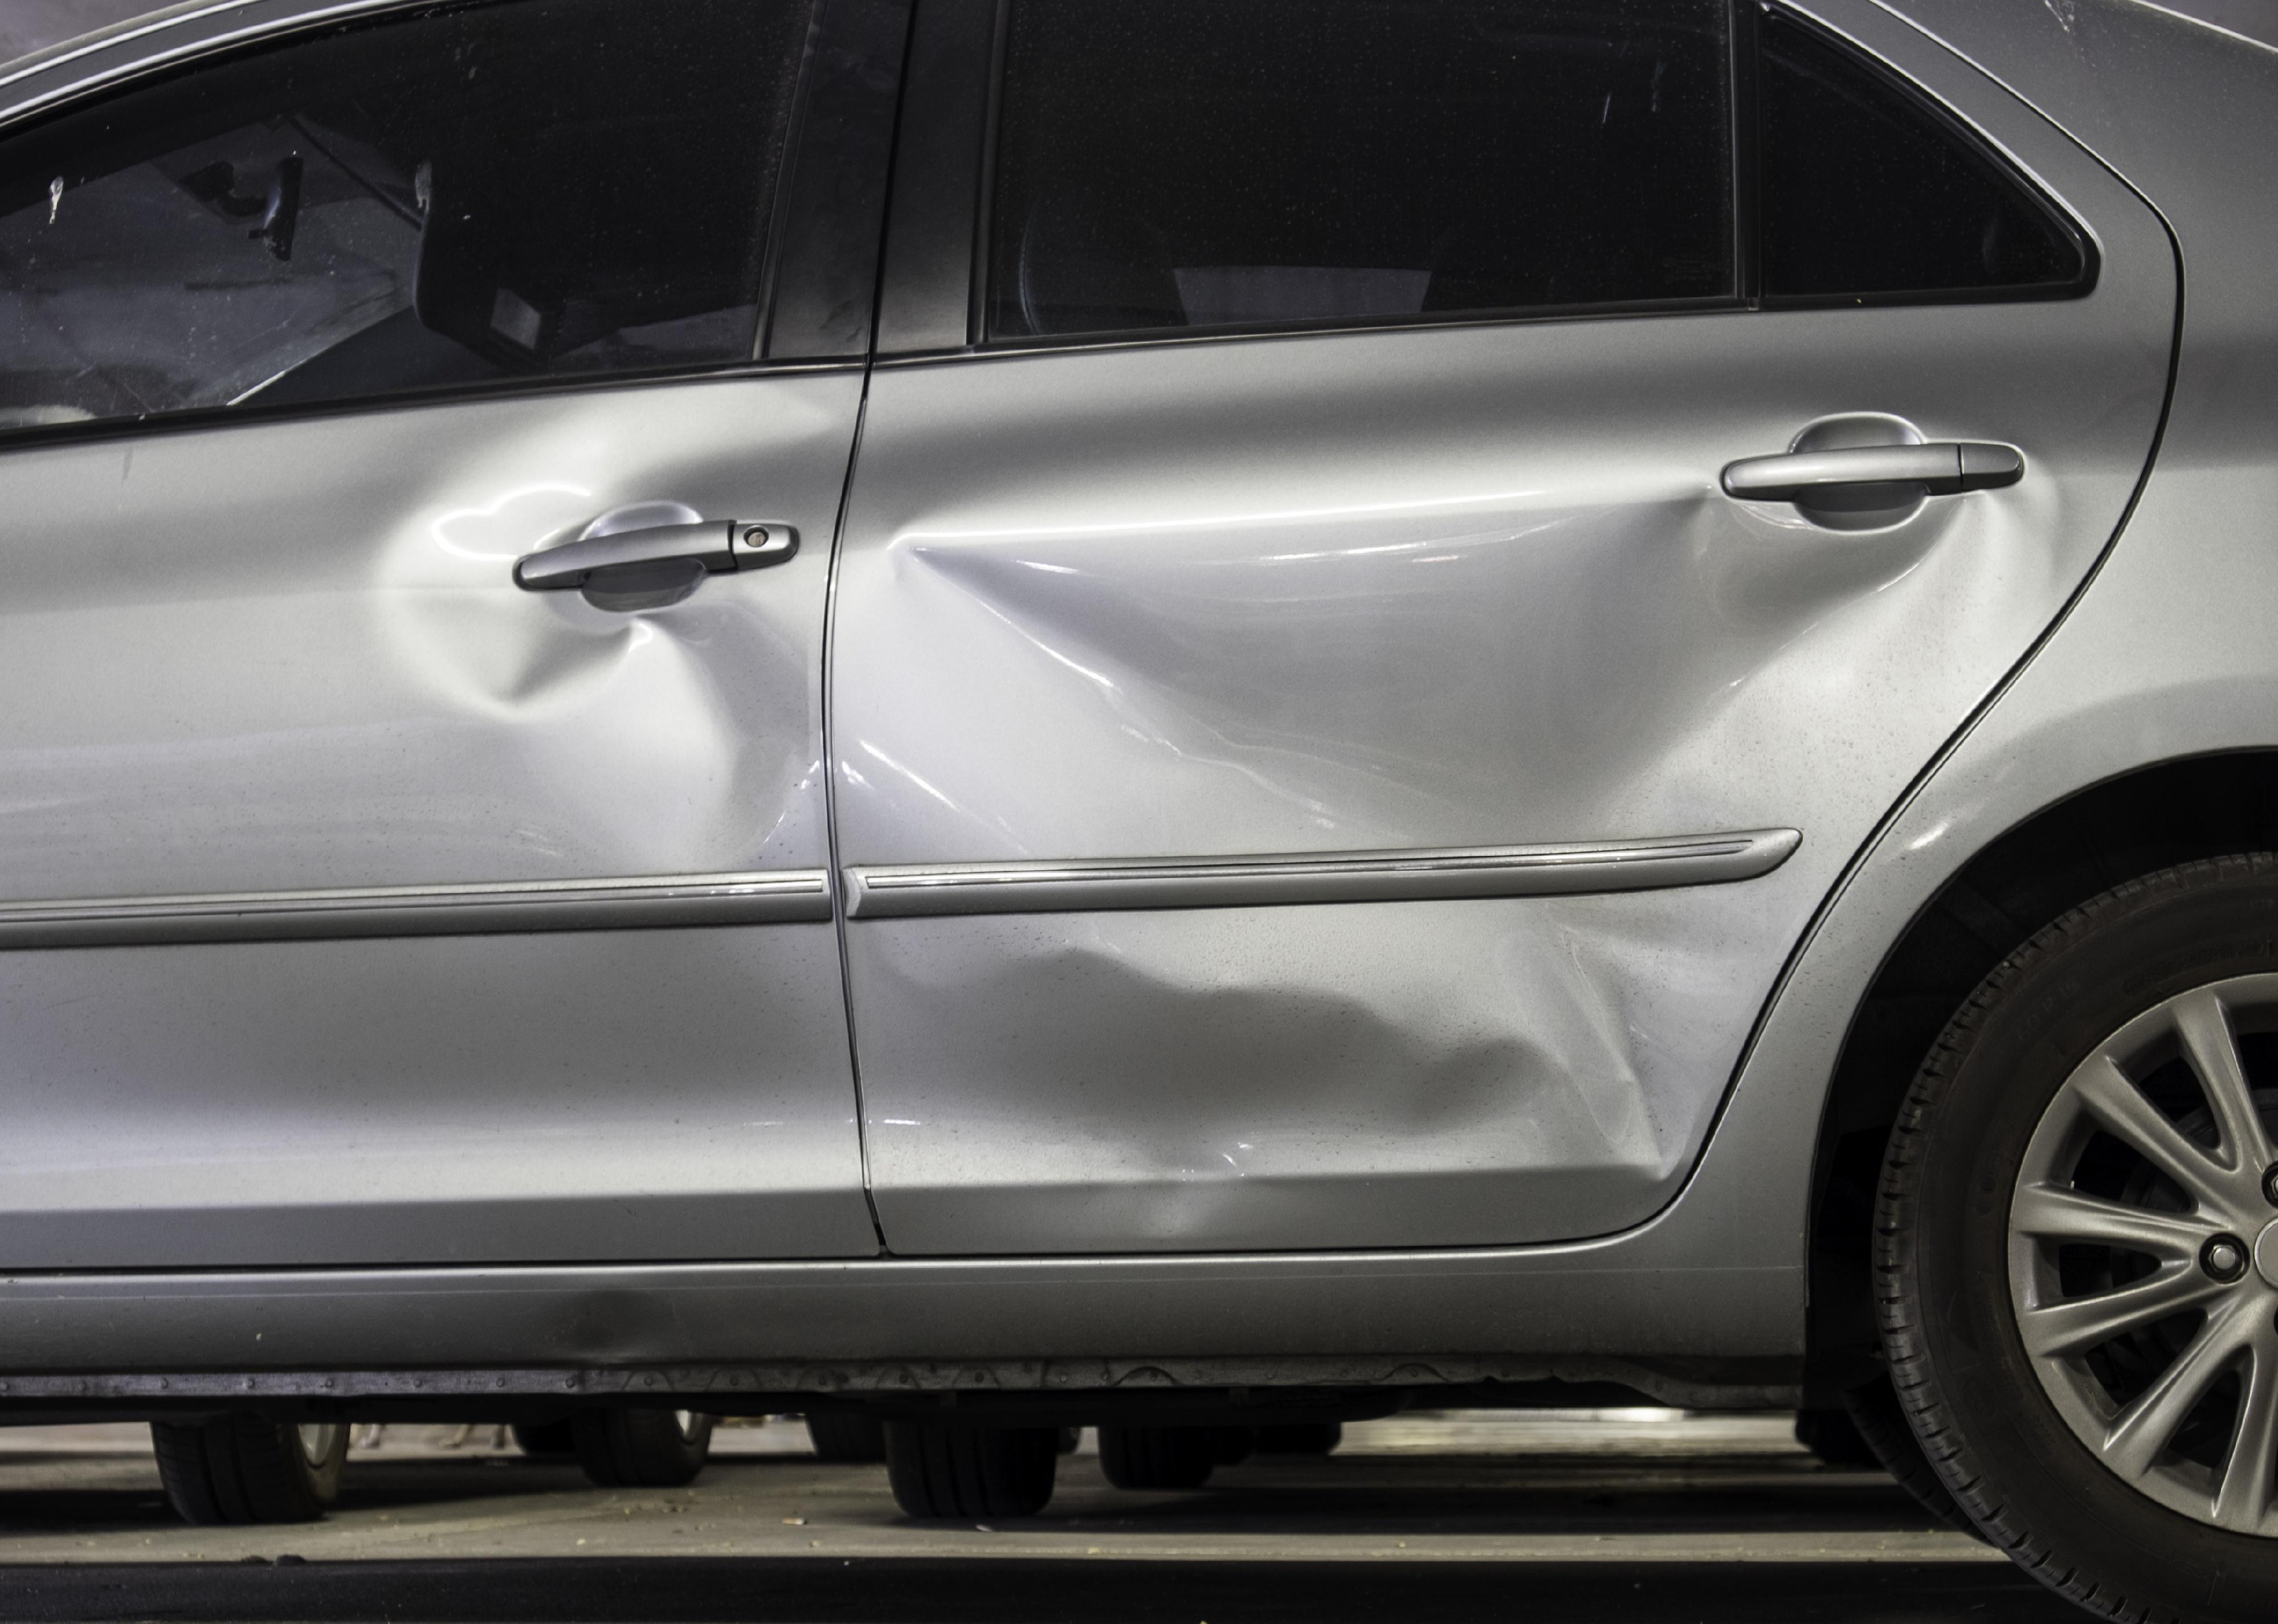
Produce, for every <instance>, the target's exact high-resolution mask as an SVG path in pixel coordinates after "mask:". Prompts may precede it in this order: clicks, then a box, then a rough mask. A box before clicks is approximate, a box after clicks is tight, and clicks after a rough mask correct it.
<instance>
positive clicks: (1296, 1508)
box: [0, 1412, 2080, 1624]
mask: <svg viewBox="0 0 2278 1624" xmlns="http://www.w3.org/2000/svg"><path fill="white" fill-rule="evenodd" d="M718 1437H719V1444H718V1448H717V1449H716V1451H715V1459H714V1461H713V1463H712V1465H711V1466H710V1467H707V1470H706V1473H705V1475H704V1476H703V1477H702V1478H700V1479H699V1481H698V1482H696V1483H695V1484H694V1485H693V1486H692V1487H690V1488H688V1489H684V1490H595V1489H592V1488H590V1487H588V1486H587V1485H586V1484H585V1480H584V1479H583V1478H582V1477H581V1476H580V1475H578V1473H577V1471H576V1469H575V1468H574V1467H564V1466H559V1465H554V1464H548V1463H544V1462H539V1461H532V1460H528V1459H523V1458H522V1457H521V1456H520V1455H519V1454H518V1453H516V1452H513V1451H512V1450H511V1448H510V1447H508V1448H505V1449H494V1448H493V1447H491V1446H490V1436H489V1434H488V1433H487V1431H485V1432H481V1433H478V1434H475V1435H473V1436H470V1437H463V1438H462V1437H457V1436H455V1434H454V1433H453V1432H452V1430H451V1429H432V1428H417V1429H407V1428H394V1429H388V1430H387V1431H386V1433H384V1434H382V1435H381V1436H380V1438H379V1440H378V1446H377V1447H370V1446H367V1445H363V1444H360V1446H359V1447H358V1448H357V1449H356V1450H355V1452H354V1453H353V1455H352V1457H351V1459H350V1462H349V1467H348V1477H347V1479H346V1482H345V1485H344V1488H343V1490H342V1495H341V1499H340V1505H339V1506H338V1507H337V1508H336V1509H335V1511H334V1512H333V1516H332V1517H331V1519H330V1520H329V1521H326V1522H325V1523H322V1524H317V1525H312V1526H309V1527H302V1528H262V1529H245V1530H240V1529H215V1528H184V1527H182V1526H180V1524H178V1523H176V1522H175V1521H173V1520H172V1517H171V1515H170V1514H169V1513H168V1512H167V1510H166V1508H165V1505H164V1500H163V1498H161V1497H160V1494H159V1491H158V1482H157V1474H156V1472H155V1471H154V1470H153V1468H152V1467H151V1465H150V1462H149V1452H148V1448H147V1445H146V1444H145V1443H144V1441H143V1438H142V1436H141V1435H140V1434H139V1433H137V1432H136V1431H134V1429H42V1430H40V1431H33V1430H30V1429H12V1430H9V1431H0V1618H4V1619H9V1620H130V1619H133V1620H141V1619H157V1618H164V1619H170V1620H217V1621H218V1620H245V1621H248V1624H250V1621H252V1620H404V1621H407V1624H409V1621H413V1620H431V1621H432V1624H446V1621H449V1624H458V1621H461V1620H465V1621H467V1624H475V1621H477V1620H483V1621H488V1620H499V1621H500V1624H506V1621H508V1620H515V1621H519V1620H560V1621H561V1624H583V1621H585V1620H594V1621H596V1624H600V1621H608V1624H619V1621H623V1624H632V1621H634V1620H659V1621H662V1620H783V1621H784V1624H790V1621H791V1620H865V1621H868V1620H875V1624H952V1621H957V1624H961V1621H963V1620H1013V1621H1018V1620H1063V1619H1065V1620H1104V1621H1109V1624H1113V1621H1119V1620H1149V1621H1150V1624H1151V1621H1153V1620H1164V1621H1165V1624H1175V1621H1178V1620H1184V1624H1212V1620H1216V1624H1241V1621H1247V1620H1345V1619H1352V1620H1360V1619H1369V1620H1378V1619H1401V1620H1457V1619H1462V1620H1474V1619H1477V1620H1486V1619H1495V1620H1509V1619H1525V1620H1569V1619H1571V1620H1590V1621H1591V1624H1631V1621H1634V1624H1646V1621H1647V1620H1651V1621H1653V1624H1662V1621H1663V1620H1667V1621H1670V1624H1675V1621H1676V1620H1686V1621H1687V1624H1692V1621H1695V1620H1699V1621H1707V1620H1750V1621H1751V1624H1754V1621H1756V1620H1767V1619H1777V1620H1844V1621H1845V1624H1899V1621H1900V1620H1904V1621H1905V1624H1934V1621H1940V1620H1962V1619H1999V1620H2024V1621H2030V1620H2044V1619H2045V1620H2069V1619H2073V1618H2075V1617H2078V1616H2080V1615H2076V1614H2075V1613H2072V1612H2071V1611H2070V1610H2069V1609H2068V1608H2067V1607H2066V1606H2064V1605H2062V1604H2061V1603H2060V1602H2058V1601H2057V1599H2056V1598H2055V1597H2052V1596H2049V1595H2047V1594H2046V1593H2045V1592H2044V1591H2042V1590H2040V1589H2039V1587H2037V1585H2035V1584H2034V1583H2033V1582H2031V1581H2030V1580H2029V1579H2026V1578H2025V1577H2024V1576H2023V1575H2022V1574H2018V1573H2017V1572H2016V1571H2015V1570H2014V1569H2013V1568H2012V1567H2009V1565H2008V1564H2007V1562H2005V1561H2004V1560H2002V1559H2001V1558H1999V1556H1998V1555H1996V1554H1995V1553H1993V1552H1992V1551H1988V1550H1986V1549H1985V1548H1984V1546H1982V1545H1980V1544H1977V1543H1976V1542H1975V1541H1972V1540H1969V1539H1968V1538H1965V1537H1963V1536H1960V1535H1956V1534H1951V1533H1947V1532H1945V1531H1943V1530H1940V1529H1938V1528H1935V1527H1934V1526H1933V1525H1932V1524H1931V1523H1930V1521H1929V1520H1928V1519H1926V1518H1925V1517H1923V1515H1922V1514H1920V1513H1917V1512H1916V1511H1915V1509H1914V1508H1913V1506H1912V1505H1911V1503H1910V1502H1909V1501H1907V1499H1906V1498H1905V1497H1904V1496H1903V1495H1902V1494H1901V1493H1900V1491H1899V1490H1897V1489H1896V1488H1895V1487H1893V1486H1892V1484H1890V1483H1889V1482H1887V1481H1886V1480H1883V1479H1881V1478H1879V1477H1877V1476H1875V1475H1868V1474H1861V1473H1847V1472H1834V1471H1830V1470H1828V1469H1826V1468H1824V1467H1821V1466H1819V1465H1818V1463H1817V1462H1816V1461H1814V1460H1813V1459H1811V1458H1810V1457H1808V1456H1807V1455H1805V1454H1804V1453H1803V1452H1800V1450H1798V1449H1796V1448H1795V1447H1794V1445H1793V1442H1792V1441H1791V1440H1790V1438H1789V1436H1788V1433H1787V1429H1786V1423H1785V1419H1784V1418H1772V1417H1765V1418H1744V1419H1726V1420H1716V1421H1711V1420H1706V1419H1697V1418H1686V1417H1680V1416H1675V1415H1672V1414H1670V1413H1655V1412H1610V1413H1595V1414H1590V1415H1579V1414H1573V1415H1541V1416H1512V1415H1505V1414H1481V1415H1472V1416H1454V1417H1414V1416H1410V1417H1403V1418H1399V1419H1395V1420H1393V1421H1378V1422H1370V1423H1366V1424H1364V1425H1359V1426H1355V1427H1352V1428H1350V1429H1348V1431H1347V1443H1346V1445H1345V1447H1344V1448H1343V1449H1342V1450H1341V1451H1340V1452H1338V1453H1337V1454H1336V1455H1334V1456H1333V1457H1331V1458H1329V1459H1321V1460H1276V1461H1253V1462H1250V1463H1247V1464H1245V1465H1242V1466H1240V1467H1232V1468H1229V1469H1226V1470H1223V1471H1221V1472H1220V1473H1219V1475H1218V1476H1217V1477H1215V1478H1214V1479H1213V1480H1212V1483H1211V1485H1210V1486H1209V1487H1208V1488H1206V1489H1204V1490H1200V1491H1197V1492H1194V1493H1183V1494H1132V1493H1125V1492H1121V1491H1120V1490H1114V1489H1112V1488H1110V1487H1109V1486H1108V1485H1107V1484H1106V1482H1105V1480H1103V1479H1102V1478H1101V1477H1100V1475H1099V1470H1098V1463H1097V1459H1096V1457H1094V1456H1093V1455H1091V1454H1090V1453H1089V1437H1087V1440H1086V1452H1084V1453H1082V1454H1080V1455H1078V1456H1076V1457H1074V1458H1071V1459H1066V1460H1064V1461H1063V1462H1062V1471H1061V1477H1060V1484H1061V1486H1060V1490H1059V1494H1058V1495H1057V1496H1056V1498H1054V1500H1053V1502H1052V1504H1051V1506H1050V1508H1049V1509H1048V1510H1047V1512H1046V1513H1045V1514H1044V1515H1043V1516H1041V1517H1036V1518H1033V1519H1025V1520H1021V1521H1008V1522H1006V1523H1005V1524H1003V1525H1001V1526H990V1527H983V1526H978V1525H967V1526H961V1527H947V1528H944V1527H927V1526H920V1525H916V1524H913V1523H909V1522H907V1521H904V1520H903V1519H902V1518H901V1516H900V1514H899V1513H898V1512H897V1511H896V1509H895V1507H894V1505H893V1502H892V1500H891V1498H889V1496H888V1495H887V1492H886V1487H885V1482H884V1473H883V1468H880V1467H838V1466H826V1465H823V1464H822V1463H820V1462H817V1461H815V1460H814V1459H812V1458H811V1457H808V1456H806V1454H805V1452H804V1443H805V1438H804V1431H803V1429H800V1428H799V1427H798V1426H797V1424H796V1423H774V1424H770V1425H768V1426H764V1427H757V1428H738V1429H726V1430H723V1431H722V1433H721V1434H719V1435H718Z"/></svg>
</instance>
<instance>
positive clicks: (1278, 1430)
mask: <svg viewBox="0 0 2278 1624" xmlns="http://www.w3.org/2000/svg"><path fill="white" fill-rule="evenodd" d="M1256 1436H1257V1452H1258V1453H1259V1454H1261V1455H1326V1454H1333V1453H1334V1452H1335V1451H1336V1447H1337V1445H1338V1444H1342V1443H1343V1442H1344V1436H1345V1429H1344V1423H1343V1422H1342V1421H1293V1422H1290V1423H1289V1424H1288V1425H1286V1426H1280V1427H1259V1428H1257V1429H1256Z"/></svg>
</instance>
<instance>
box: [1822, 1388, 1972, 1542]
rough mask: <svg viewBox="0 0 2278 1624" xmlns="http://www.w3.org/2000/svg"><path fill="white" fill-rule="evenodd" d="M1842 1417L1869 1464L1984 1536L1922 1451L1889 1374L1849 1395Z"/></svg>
mask: <svg viewBox="0 0 2278 1624" xmlns="http://www.w3.org/2000/svg"><path fill="white" fill-rule="evenodd" d="M1843 1419H1844V1420H1846V1421H1848V1422H1850V1424H1851V1435H1852V1436H1854V1437H1855V1438H1857V1439H1858V1440H1859V1445H1860V1447H1861V1448H1862V1449H1864V1450H1865V1451H1866V1452H1867V1459H1868V1463H1869V1465H1872V1466H1877V1467H1881V1468H1882V1469H1883V1470H1884V1471H1885V1472H1888V1473H1889V1474H1890V1475H1892V1477H1894V1478H1896V1479H1897V1480H1898V1483H1899V1487H1900V1488H1901V1489H1903V1490H1906V1491H1907V1493H1908V1494H1909V1495H1912V1496H1913V1497H1914V1500H1915V1505H1919V1506H1921V1507H1922V1508H1923V1510H1924V1511H1926V1512H1928V1513H1930V1515H1931V1516H1933V1517H1935V1518H1937V1519H1938V1521H1940V1522H1942V1523H1944V1524H1945V1526H1946V1527H1947V1528H1953V1529H1954V1530H1956V1531H1957V1532H1959V1533H1962V1534H1968V1535H1970V1536H1973V1537H1976V1538H1979V1539H1983V1538H1984V1535H1983V1534H1982V1533H1980V1532H1979V1531H1978V1528H1977V1525H1976V1523H1974V1522H1972V1521H1969V1513H1968V1512H1966V1511H1964V1510H1962V1509H1961V1505H1960V1504H1959V1503H1957V1502H1956V1501H1955V1499H1954V1498H1953V1492H1952V1491H1951V1490H1948V1489H1947V1488H1946V1486H1945V1479H1944V1478H1942V1477H1940V1476H1939V1475H1938V1468H1937V1467H1934V1466H1932V1465H1931V1464H1930V1457H1929V1456H1928V1455H1926V1454H1924V1453H1923V1446H1922V1440H1921V1439H1920V1438H1917V1437H1916V1436H1915V1429H1914V1427H1913V1425H1912V1423H1910V1422H1909V1421H1907V1412H1906V1406H1903V1405H1902V1404H1900V1402H1899V1390H1898V1389H1897V1388H1895V1387H1893V1386H1892V1385H1891V1379H1890V1377H1888V1376H1887V1375H1886V1376H1884V1377H1883V1379H1882V1380H1880V1381H1878V1382H1869V1383H1867V1384H1866V1385H1865V1386H1863V1387H1854V1388H1853V1389H1852V1390H1850V1391H1849V1392H1846V1393H1845V1394H1844V1395H1843ZM1799 1427H1800V1418H1799Z"/></svg>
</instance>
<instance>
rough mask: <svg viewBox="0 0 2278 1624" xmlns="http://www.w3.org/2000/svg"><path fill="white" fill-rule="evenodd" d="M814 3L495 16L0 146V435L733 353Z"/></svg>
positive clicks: (127, 97) (468, 16)
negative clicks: (33, 427)
mask: <svg viewBox="0 0 2278 1624" xmlns="http://www.w3.org/2000/svg"><path fill="white" fill-rule="evenodd" d="M806 7H807V0H641V4H638V5H629V4H623V3H622V0H507V3H505V4H493V5H489V6H485V7H480V8H470V9H461V10H455V11H442V12H440V13H438V12H434V11H429V12H425V13H424V14H421V15H418V16H416V17H414V18H411V19H402V20H391V21H384V22H378V23H373V24H369V25H365V26H363V27H355V28H352V29H346V30H340V31H336V32H333V33H330V34H324V35H319V36H315V37H307V38H302V39H300V40H297V41H294V42H287V43H284V44H280V45H277V46H273V47H270V48H268V49H265V50H259V51H257V52H255V53H252V54H249V55H245V56H241V57H235V58H233V59H230V60H226V61H221V62H216V63H210V64H205V65H200V66H198V67H196V68H194V69H191V70H188V71H186V72H183V73H179V74H175V75H173V76H171V77H170V78H168V79H166V80H160V81H157V82H155V83H149V84H146V85H144V86H141V87H140V88H134V89H133V90H130V91H127V92H126V93H123V94H121V95H118V96H114V97H111V98H109V99H107V100H104V101H102V102H99V103H95V104H93V105H91V106H88V107H86V108H83V109H81V110H79V111H74V112H73V113H70V114H67V115H65V116H64V117H62V118H60V119H55V120H51V121H50V122H48V123H46V124H44V125H42V126H39V127H37V128H35V129H33V130H31V131H28V132H27V133H26V134H22V135H20V136H18V137H16V138H14V139H13V140H11V141H10V142H7V143H6V144H5V145H4V146H0V427H4V426H15V425H27V424H39V423H57V422H72V421H77V420H82V419H87V418H96V417H141V416H145V415H148V414H150V413H155V412H164V411H172V410H183V409H187V408H196V407H218V406H230V405H237V404H240V403H244V402H253V403H258V404H270V403H288V402H303V401H321V400H340V399H344V398H355V397H358V396H364V395H381V394H387V393H391V392H394V391H398V390H402V389H409V388H417V387H428V386H434V385H446V384H463V383H478V382H485V381H490V380H496V379H520V378H528V377H532V376H537V375H549V374H569V375H592V374H597V373H608V372H626V371H642V370H648V369H654V368H669V367H677V366H687V365H692V364H707V363H715V362H722V361H733V360H745V359H749V358H750V356H751V354H752V349H753V333H754V331H755V328H756V325H757V322H758V317H759V299H760V293H759V289H760V281H761V275H760V272H761V253H762V249H763V246H764V244H763V241H762V237H763V232H762V230H761V223H762V221H763V219H764V218H765V203H766V199H767V197H768V193H769V191H770V188H771V184H772V172H773V170H774V168H775V166H776V157H777V154H778V152H779V151H780V149H781V147H782V144H783V138H784V131H783V126H784V119H785V115H786V112H787V110H788V108H789V105H790V101H791V88H792V82H793V80H794V79H795V77H796V73H797V68H798V56H799V50H800V49H801V47H802V45H803V42H804V38H805V33H806Z"/></svg>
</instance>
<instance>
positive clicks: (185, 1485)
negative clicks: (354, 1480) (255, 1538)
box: [150, 1414, 348, 1523]
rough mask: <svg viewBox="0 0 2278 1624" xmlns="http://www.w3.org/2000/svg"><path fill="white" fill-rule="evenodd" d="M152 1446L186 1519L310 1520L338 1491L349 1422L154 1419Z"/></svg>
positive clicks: (257, 1417) (168, 1491)
mask: <svg viewBox="0 0 2278 1624" xmlns="http://www.w3.org/2000/svg"><path fill="white" fill-rule="evenodd" d="M150 1447H151V1452H152V1453H154V1454H155V1455H156V1456H157V1459H158V1478H159V1481H160V1482H163V1483H164V1484H165V1486H166V1498H167V1499H168V1501H170V1502H171V1503H172V1505H173V1507H174V1510H175V1512H176V1513H177V1514H178V1515H180V1517H181V1519H182V1521H185V1522H197V1523H218V1522H240V1523H246V1522H314V1521H317V1519H318V1518H320V1517H322V1516H323V1515H324V1514H325V1507H326V1506H327V1505H331V1504H332V1503H333V1498H334V1497H335V1496H337V1495H338V1494H339V1493H340V1468H341V1467H342V1466H343V1465H345V1464H346V1462H347V1460H348V1429H347V1427H345V1426H340V1425H329V1426H316V1427H296V1426H294V1425H293V1424H292V1423H290V1422H289V1421H271V1420H269V1419H268V1418H267V1417H265V1416H260V1415H249V1414H241V1415H223V1416H217V1417H215V1418H214V1419H213V1420H211V1421H153V1422H151V1423H150Z"/></svg>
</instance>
